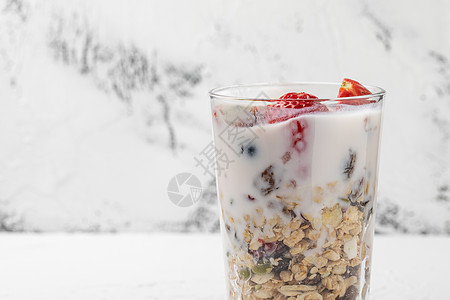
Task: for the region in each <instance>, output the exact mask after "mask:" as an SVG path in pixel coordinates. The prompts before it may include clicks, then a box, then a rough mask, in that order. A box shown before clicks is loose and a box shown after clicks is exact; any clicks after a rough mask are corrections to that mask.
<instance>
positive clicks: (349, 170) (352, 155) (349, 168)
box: [344, 149, 356, 179]
mask: <svg viewBox="0 0 450 300" xmlns="http://www.w3.org/2000/svg"><path fill="white" fill-rule="evenodd" d="M348 153H349V157H348V159H347V162H346V163H345V167H344V174H345V175H346V178H347V179H350V177H352V174H353V170H354V169H355V162H356V152H355V151H353V150H352V149H349V150H348Z"/></svg>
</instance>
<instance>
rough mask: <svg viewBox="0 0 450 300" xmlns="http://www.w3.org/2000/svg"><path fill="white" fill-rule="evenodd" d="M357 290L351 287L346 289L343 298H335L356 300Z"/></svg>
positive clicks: (338, 299)
mask: <svg viewBox="0 0 450 300" xmlns="http://www.w3.org/2000/svg"><path fill="white" fill-rule="evenodd" d="M358 294H359V291H358V288H357V287H356V286H354V285H351V286H349V287H348V288H347V291H346V292H345V295H344V297H339V298H336V300H356V299H357V298H358Z"/></svg>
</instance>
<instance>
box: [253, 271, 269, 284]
mask: <svg viewBox="0 0 450 300" xmlns="http://www.w3.org/2000/svg"><path fill="white" fill-rule="evenodd" d="M273 276H274V274H273V272H270V273H265V274H253V276H252V278H251V279H250V280H251V281H253V282H254V283H257V284H264V283H266V282H267V281H269V280H270V279H272V278H273Z"/></svg>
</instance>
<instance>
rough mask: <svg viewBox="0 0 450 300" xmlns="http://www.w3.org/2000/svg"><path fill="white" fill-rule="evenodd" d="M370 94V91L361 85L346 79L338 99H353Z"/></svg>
mask: <svg viewBox="0 0 450 300" xmlns="http://www.w3.org/2000/svg"><path fill="white" fill-rule="evenodd" d="M370 94H371V93H370V91H369V90H368V89H366V88H365V87H364V86H363V85H362V84H361V83H359V82H357V81H355V80H352V79H348V78H344V80H343V81H342V85H341V87H340V88H339V93H338V97H339V98H341V97H353V96H362V95H370Z"/></svg>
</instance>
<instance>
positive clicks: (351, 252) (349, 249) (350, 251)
mask: <svg viewBox="0 0 450 300" xmlns="http://www.w3.org/2000/svg"><path fill="white" fill-rule="evenodd" d="M357 238H358V236H354V237H353V238H352V239H351V240H350V241H347V242H345V243H344V252H345V254H346V255H347V257H348V259H352V258H355V257H356V255H358V241H357Z"/></svg>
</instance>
